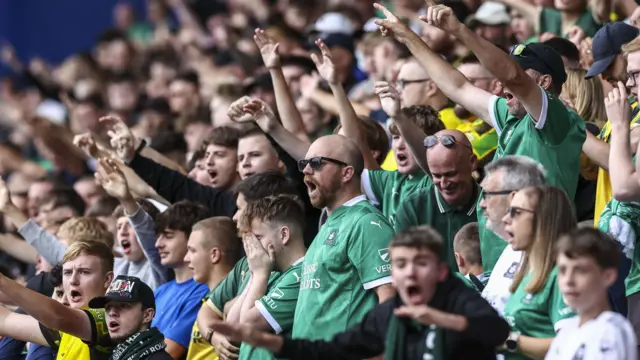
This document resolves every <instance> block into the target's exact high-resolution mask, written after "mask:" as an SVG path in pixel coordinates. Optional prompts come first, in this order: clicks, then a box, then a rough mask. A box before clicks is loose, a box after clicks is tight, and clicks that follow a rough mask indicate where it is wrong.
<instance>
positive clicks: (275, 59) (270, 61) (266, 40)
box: [253, 29, 280, 69]
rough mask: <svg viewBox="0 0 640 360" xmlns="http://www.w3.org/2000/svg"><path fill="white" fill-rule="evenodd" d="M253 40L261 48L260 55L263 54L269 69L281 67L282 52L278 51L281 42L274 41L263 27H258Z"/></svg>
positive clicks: (263, 59)
mask: <svg viewBox="0 0 640 360" xmlns="http://www.w3.org/2000/svg"><path fill="white" fill-rule="evenodd" d="M253 40H254V41H255V42H256V45H258V48H260V55H262V61H263V62H264V66H265V67H266V68H267V69H273V68H277V67H280V53H279V52H278V47H280V44H279V43H276V42H274V41H273V39H272V38H271V37H270V36H269V34H267V33H266V32H265V31H264V30H262V29H256V33H255V35H253Z"/></svg>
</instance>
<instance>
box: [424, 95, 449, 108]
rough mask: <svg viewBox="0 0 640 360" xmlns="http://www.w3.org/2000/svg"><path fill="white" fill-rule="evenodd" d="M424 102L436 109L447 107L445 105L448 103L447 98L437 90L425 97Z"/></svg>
mask: <svg viewBox="0 0 640 360" xmlns="http://www.w3.org/2000/svg"><path fill="white" fill-rule="evenodd" d="M426 103H427V104H426V105H428V106H431V107H432V108H434V109H435V110H436V111H440V110H442V109H444V108H446V107H447V105H448V104H449V99H448V98H447V97H446V96H444V95H443V94H442V93H440V92H438V93H437V94H436V95H434V96H432V97H430V98H429V99H427V101H426Z"/></svg>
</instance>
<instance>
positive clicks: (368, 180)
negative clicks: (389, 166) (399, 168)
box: [362, 169, 393, 206]
mask: <svg viewBox="0 0 640 360" xmlns="http://www.w3.org/2000/svg"><path fill="white" fill-rule="evenodd" d="M392 176H393V172H391V171H386V170H369V169H364V171H363V172H362V190H364V193H365V194H366V195H367V198H368V199H369V200H370V201H371V202H372V203H373V204H374V205H375V206H378V205H380V203H381V201H383V200H384V190H385V189H386V188H388V187H389V186H390V185H389V184H388V182H389V181H390V180H391V177H392Z"/></svg>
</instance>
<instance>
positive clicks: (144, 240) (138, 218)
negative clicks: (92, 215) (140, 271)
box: [126, 203, 167, 285]
mask: <svg viewBox="0 0 640 360" xmlns="http://www.w3.org/2000/svg"><path fill="white" fill-rule="evenodd" d="M135 206H136V209H135V210H134V212H129V210H126V214H127V217H128V218H129V224H131V227H132V228H133V231H134V232H135V233H136V240H137V241H138V243H139V244H140V247H141V248H142V252H143V253H144V256H145V258H146V259H147V260H148V261H149V263H150V264H151V268H152V271H153V274H154V277H155V278H156V280H157V281H158V284H159V285H160V284H164V283H165V282H166V281H167V268H166V267H165V266H164V265H162V263H161V260H160V254H159V253H158V249H157V248H156V239H157V236H156V230H155V223H154V221H153V219H152V218H151V216H149V214H147V213H146V212H145V211H144V210H143V209H142V207H138V204H137V203H136V204H135Z"/></svg>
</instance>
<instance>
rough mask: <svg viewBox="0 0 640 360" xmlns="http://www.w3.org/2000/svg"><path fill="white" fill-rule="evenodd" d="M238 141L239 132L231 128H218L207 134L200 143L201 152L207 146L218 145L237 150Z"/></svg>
mask: <svg viewBox="0 0 640 360" xmlns="http://www.w3.org/2000/svg"><path fill="white" fill-rule="evenodd" d="M238 140H240V130H238V129H236V128H233V127H231V126H219V127H217V128H215V129H213V130H211V132H210V133H209V135H208V136H207V137H206V138H205V139H204V141H203V142H202V147H203V150H205V151H206V147H207V146H209V145H218V146H222V147H226V148H230V149H237V148H238Z"/></svg>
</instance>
